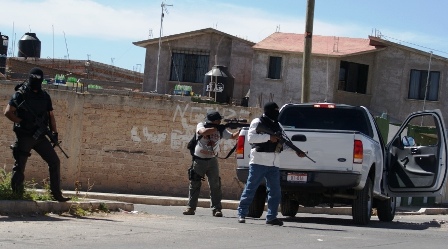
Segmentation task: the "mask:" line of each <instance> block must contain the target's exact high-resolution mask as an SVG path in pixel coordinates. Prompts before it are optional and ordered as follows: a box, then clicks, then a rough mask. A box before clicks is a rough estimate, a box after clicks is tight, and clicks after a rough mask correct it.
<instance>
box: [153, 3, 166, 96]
mask: <svg viewBox="0 0 448 249" xmlns="http://www.w3.org/2000/svg"><path fill="white" fill-rule="evenodd" d="M164 5H165V4H164V3H162V5H161V7H162V15H161V16H160V34H159V52H158V54H157V72H156V89H155V92H157V84H158V81H159V64H160V46H161V44H162V24H163V7H164Z"/></svg>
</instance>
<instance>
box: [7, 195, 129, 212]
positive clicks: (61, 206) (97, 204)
mask: <svg viewBox="0 0 448 249" xmlns="http://www.w3.org/2000/svg"><path fill="white" fill-rule="evenodd" d="M102 205H105V207H106V208H107V209H108V210H111V211H119V210H124V211H128V212H130V211H133V210H134V204H132V203H124V202H113V201H107V200H106V201H105V200H89V199H86V200H83V201H68V202H57V201H23V200H17V201H12V200H2V201H0V213H1V214H30V213H33V214H46V213H65V212H69V211H70V209H72V208H82V209H84V210H89V209H91V210H98V209H100V208H101V206H102Z"/></svg>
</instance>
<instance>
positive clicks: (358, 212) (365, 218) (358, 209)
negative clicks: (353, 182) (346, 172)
mask: <svg viewBox="0 0 448 249" xmlns="http://www.w3.org/2000/svg"><path fill="white" fill-rule="evenodd" d="M356 197H357V198H356V200H354V201H353V205H352V216H353V221H354V222H355V224H358V225H367V224H368V223H369V221H370V218H371V217H372V203H373V186H372V180H371V179H370V178H369V177H367V180H366V185H365V186H364V188H363V189H362V190H359V191H356Z"/></svg>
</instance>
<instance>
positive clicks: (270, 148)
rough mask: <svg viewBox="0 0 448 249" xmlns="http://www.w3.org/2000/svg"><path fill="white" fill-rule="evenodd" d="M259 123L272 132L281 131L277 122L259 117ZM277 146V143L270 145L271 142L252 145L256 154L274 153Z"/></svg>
mask: <svg viewBox="0 0 448 249" xmlns="http://www.w3.org/2000/svg"><path fill="white" fill-rule="evenodd" d="M260 121H261V123H262V124H264V125H265V126H267V127H268V128H269V129H270V130H272V131H273V132H277V131H281V128H280V125H279V124H278V122H274V121H272V120H270V119H269V118H267V117H265V116H261V117H260ZM277 145H278V142H277V143H272V142H271V141H267V142H264V143H258V144H253V145H252V146H253V148H255V149H256V151H258V152H275V150H276V148H277Z"/></svg>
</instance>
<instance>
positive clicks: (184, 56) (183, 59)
mask: <svg viewBox="0 0 448 249" xmlns="http://www.w3.org/2000/svg"><path fill="white" fill-rule="evenodd" d="M209 58H210V53H209V52H207V51H200V50H198V51H173V53H172V56H171V71H170V81H179V82H194V83H202V82H203V81H204V76H205V74H206V73H207V70H208V62H209Z"/></svg>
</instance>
